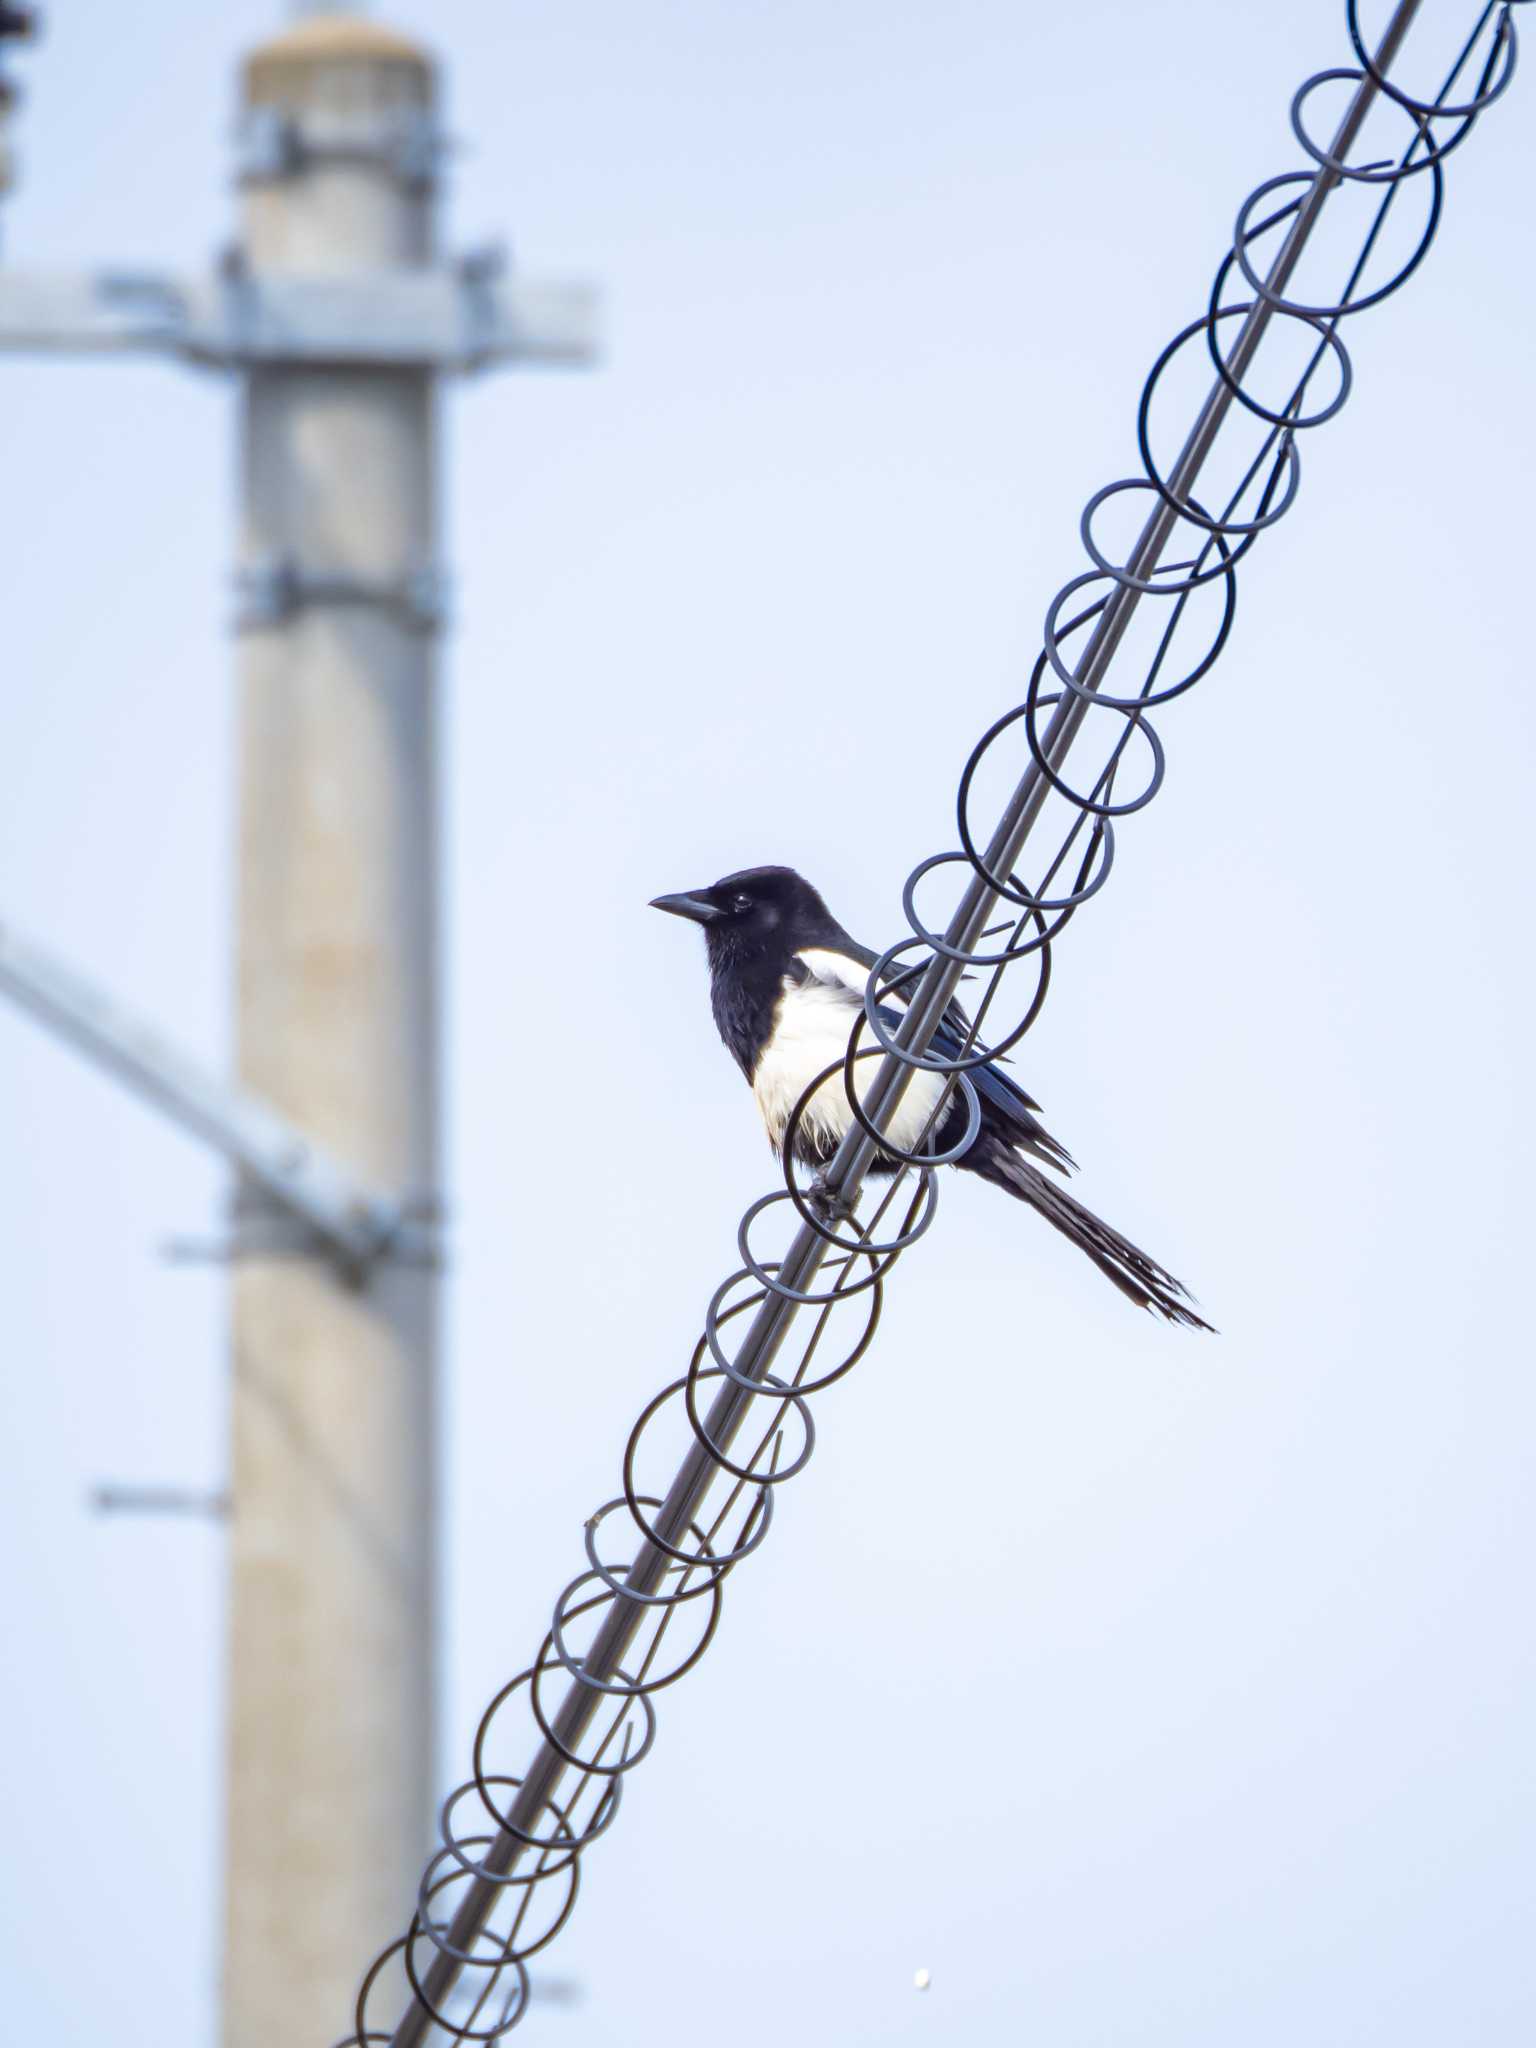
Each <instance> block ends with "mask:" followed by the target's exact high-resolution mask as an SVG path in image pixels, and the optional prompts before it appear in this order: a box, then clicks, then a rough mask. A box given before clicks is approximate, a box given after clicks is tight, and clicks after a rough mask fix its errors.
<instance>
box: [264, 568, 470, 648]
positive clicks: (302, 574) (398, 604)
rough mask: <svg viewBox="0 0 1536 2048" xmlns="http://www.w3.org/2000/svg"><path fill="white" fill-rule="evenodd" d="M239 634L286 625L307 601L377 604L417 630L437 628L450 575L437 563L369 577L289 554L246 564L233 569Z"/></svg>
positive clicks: (442, 616)
mask: <svg viewBox="0 0 1536 2048" xmlns="http://www.w3.org/2000/svg"><path fill="white" fill-rule="evenodd" d="M235 589H236V591H237V593H238V605H237V609H236V612H235V631H236V632H237V633H256V632H261V631H262V630H263V629H265V628H267V627H271V626H281V625H285V624H286V623H287V622H288V620H290V619H291V618H293V617H294V616H295V614H296V613H298V612H300V611H302V610H303V609H304V608H305V607H306V606H308V605H317V604H340V605H376V606H378V607H379V608H380V609H381V610H384V611H388V612H393V613H395V614H396V615H397V616H398V617H399V618H401V619H402V620H403V621H404V623H405V624H406V625H408V626H410V627H412V628H413V629H414V630H415V631H416V632H418V633H435V632H437V631H438V630H439V628H440V627H441V626H442V625H443V624H444V622H445V621H446V619H447V616H448V579H447V576H446V575H445V573H444V571H443V570H442V569H441V568H440V567H438V566H437V565H436V564H435V563H428V564H425V565H424V566H423V567H421V568H418V569H410V570H407V571H406V572H405V574H404V575H402V576H395V577H368V576H358V575H354V574H352V573H350V572H348V571H346V570H325V569H306V568H304V567H303V566H302V565H301V564H299V563H298V562H296V561H294V560H293V558H292V557H291V556H288V555H280V556H276V557H272V558H269V559H268V560H265V561H260V562H251V563H248V564H247V565H246V566H245V567H244V568H242V569H238V570H237V571H236V572H235Z"/></svg>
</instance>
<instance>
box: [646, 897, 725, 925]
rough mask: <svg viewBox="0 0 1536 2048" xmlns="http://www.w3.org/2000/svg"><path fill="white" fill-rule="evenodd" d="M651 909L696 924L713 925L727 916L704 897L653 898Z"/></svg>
mask: <svg viewBox="0 0 1536 2048" xmlns="http://www.w3.org/2000/svg"><path fill="white" fill-rule="evenodd" d="M650 907H651V909H652V910H666V911H670V913H671V914H672V916H673V917H686V918H689V919H690V920H691V921H692V922H693V923H694V924H713V923H714V921H715V919H716V918H717V917H723V916H724V915H725V913H724V911H720V910H716V908H715V906H714V904H713V903H709V902H706V901H705V899H704V898H703V897H702V896H653V897H652V898H651V905H650Z"/></svg>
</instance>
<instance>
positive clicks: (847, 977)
mask: <svg viewBox="0 0 1536 2048" xmlns="http://www.w3.org/2000/svg"><path fill="white" fill-rule="evenodd" d="M859 952H860V953H862V952H863V948H862V947H861V948H860V949H859ZM876 957H877V956H876V955H875V954H871V955H870V956H869V961H868V962H867V963H866V962H865V961H863V960H861V959H860V958H859V957H858V955H857V954H853V953H849V952H845V951H843V949H842V948H841V947H838V948H836V949H834V948H832V947H829V946H802V947H801V948H800V950H799V951H798V952H797V953H796V954H795V955H794V956H793V959H794V970H792V971H796V978H797V979H798V978H799V977H800V975H803V976H804V977H805V979H806V980H807V981H814V982H818V983H820V984H821V986H822V987H824V988H836V989H841V990H843V991H844V992H845V993H846V994H847V996H848V998H849V1003H850V1007H851V1006H852V1005H853V1004H854V1003H857V1004H858V1006H859V1007H860V1008H862V1007H863V1003H864V989H865V985H866V983H867V982H868V980H869V967H870V966H871V965H873V963H874V960H875V959H876ZM879 1009H880V1020H881V1022H882V1023H883V1024H885V1025H886V1026H887V1028H889V1029H894V1028H895V1027H896V1026H897V1025H899V1024H900V1022H901V1016H902V1013H901V1011H900V1010H898V1009H896V1008H894V1007H893V1006H892V1004H890V1003H881V1004H880V1006H879ZM970 1029H971V1026H970V1021H969V1019H967V1018H965V1017H964V1015H963V1013H960V1014H959V1015H958V1017H957V1006H956V1005H954V1004H951V1006H950V1008H949V1009H948V1010H946V1011H945V1013H944V1021H943V1022H942V1023H941V1024H940V1026H939V1028H938V1030H937V1031H935V1033H934V1034H933V1037H932V1039H931V1041H930V1050H931V1051H933V1052H935V1053H937V1054H938V1056H939V1057H940V1059H956V1058H958V1057H959V1055H960V1053H961V1049H962V1048H963V1046H964V1045H965V1043H966V1040H967V1038H968V1037H969V1035H970ZM870 1049H871V1050H874V1047H873V1044H871V1047H870ZM965 1071H966V1073H967V1076H968V1078H969V1079H970V1081H971V1082H972V1084H973V1086H974V1087H975V1089H976V1092H977V1094H978V1095H980V1097H981V1099H982V1101H983V1103H984V1104H987V1105H990V1107H991V1108H992V1110H993V1112H994V1114H995V1116H996V1117H997V1118H998V1119H999V1120H1000V1121H1001V1122H1002V1123H1003V1124H1004V1125H1005V1126H1006V1127H1007V1130H1008V1135H1009V1140H1010V1142H1011V1143H1018V1144H1023V1145H1026V1146H1027V1147H1028V1149H1029V1150H1031V1151H1038V1156H1040V1157H1042V1158H1046V1159H1048V1160H1049V1162H1050V1164H1051V1165H1053V1166H1057V1165H1070V1164H1071V1163H1072V1162H1071V1159H1070V1157H1069V1155H1068V1154H1067V1153H1066V1152H1065V1151H1064V1150H1063V1148H1062V1147H1061V1146H1060V1145H1058V1144H1057V1143H1056V1141H1055V1140H1054V1139H1053V1138H1051V1137H1050V1136H1049V1135H1048V1134H1047V1132H1046V1131H1045V1130H1044V1128H1043V1126H1042V1125H1041V1124H1040V1123H1039V1122H1038V1120H1037V1119H1036V1118H1035V1116H1034V1115H1033V1114H1032V1112H1033V1111H1034V1110H1037V1109H1038V1108H1039V1107H1040V1105H1039V1104H1038V1103H1037V1102H1036V1101H1035V1100H1034V1099H1033V1098H1032V1097H1031V1096H1029V1095H1026V1094H1025V1092H1024V1090H1023V1089H1022V1088H1020V1087H1019V1086H1018V1085H1017V1083H1016V1082H1014V1081H1012V1080H1010V1079H1009V1077H1008V1075H1006V1074H1004V1073H1001V1072H1000V1071H999V1070H998V1068H997V1067H996V1066H994V1065H993V1063H992V1062H991V1061H990V1060H988V1061H987V1062H986V1063H985V1064H984V1065H982V1066H979V1067H968V1068H967V1069H966V1070H965ZM1058 1155H1059V1156H1058Z"/></svg>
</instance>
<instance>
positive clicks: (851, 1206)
mask: <svg viewBox="0 0 1536 2048" xmlns="http://www.w3.org/2000/svg"><path fill="white" fill-rule="evenodd" d="M805 1198H806V1202H807V1204H808V1205H809V1207H810V1210H811V1214H812V1215H813V1216H814V1217H815V1218H816V1221H817V1222H818V1223H821V1224H824V1225H825V1227H826V1228H827V1229H828V1230H835V1229H836V1228H837V1226H838V1224H840V1223H852V1222H854V1220H855V1218H856V1216H857V1214H858V1205H857V1203H856V1202H851V1201H849V1199H848V1197H847V1196H846V1195H844V1194H840V1193H838V1192H837V1191H836V1190H835V1189H833V1188H831V1187H829V1186H828V1185H827V1169H826V1167H823V1168H822V1170H821V1172H820V1173H818V1174H817V1175H816V1176H815V1178H814V1179H813V1180H811V1181H810V1182H809V1183H808V1184H807V1186H806V1189H805Z"/></svg>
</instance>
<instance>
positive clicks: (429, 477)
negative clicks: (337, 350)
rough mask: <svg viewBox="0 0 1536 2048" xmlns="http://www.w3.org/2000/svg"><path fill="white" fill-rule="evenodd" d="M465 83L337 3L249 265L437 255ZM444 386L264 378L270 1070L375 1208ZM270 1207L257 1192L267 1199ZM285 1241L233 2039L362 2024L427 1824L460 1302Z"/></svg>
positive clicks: (246, 712) (406, 1145)
mask: <svg viewBox="0 0 1536 2048" xmlns="http://www.w3.org/2000/svg"><path fill="white" fill-rule="evenodd" d="M435 90H436V86H435V76H434V71H433V67H432V64H431V62H430V60H429V59H428V57H427V56H426V55H425V54H424V53H423V52H422V51H421V50H419V49H418V48H416V47H415V46H414V45H412V44H410V43H408V42H406V41H404V40H402V39H401V38H399V37H398V36H395V35H392V34H389V33H387V32H386V31H384V30H383V29H381V28H379V27H377V26H376V25H374V24H372V23H370V22H367V21H363V20H358V19H356V18H352V17H347V16H343V15H336V14H328V13H317V14H313V15H310V16H309V17H308V18H306V19H303V20H301V21H299V22H297V23H295V24H294V25H293V26H292V27H290V28H289V29H288V30H287V31H286V32H285V33H283V34H282V35H280V36H278V37H277V38H276V39H275V40H273V41H271V42H269V43H266V44H264V45H263V46H262V47H260V48H259V49H257V50H256V51H254V52H253V53H252V55H251V56H250V57H249V59H248V60H247V63H246V67H245V73H244V94H245V103H246V140H247V182H246V192H245V203H244V243H243V251H242V256H243V264H242V267H243V268H244V269H245V270H247V271H248V273H249V275H250V277H251V279H252V282H253V285H255V286H258V287H259V286H260V284H261V283H262V281H263V279H266V278H269V277H273V276H275V274H278V273H282V274H285V275H286V276H288V277H312V278H314V279H315V280H316V281H317V285H318V280H320V279H321V278H334V279H336V280H338V282H339V281H341V280H342V279H343V278H345V277H346V276H347V274H348V273H353V274H354V275H355V274H356V273H367V272H377V271H381V270H390V271H395V272H399V271H400V270H401V269H402V268H404V269H410V268H416V267H420V266H424V265H426V264H427V263H428V262H429V260H430V258H431V256H432V253H433V219H432V192H431V178H432V157H433V152H432V148H431V137H432V133H433V128H432V120H433V107H434V98H435ZM434 398H435V391H434V378H433V375H432V371H431V369H430V368H429V367H428V366H427V365H426V364H424V363H423V364H417V365H405V366H397V367H387V366H386V367H367V366H363V365H359V364H358V363H357V362H356V361H352V362H336V363H329V364H328V363H326V362H325V361H324V360H308V361H303V362H284V361H281V360H267V361H257V362H254V363H252V364H251V365H250V366H249V367H248V368H247V369H246V371H245V374H244V465H243V470H244V474H243V521H244V532H243V536H242V548H243V556H244V573H245V580H246V586H247V591H248V595H249V602H248V607H247V617H246V619H245V622H244V628H243V633H242V638H241V642H240V661H239V668H240V693H241V720H240V739H239V750H240V768H239V774H240V846H239V877H240V879H239V909H238V921H239V995H238V1010H239V1071H240V1076H241V1080H242V1082H243V1083H244V1084H245V1085H247V1086H248V1087H250V1088H251V1089H252V1090H254V1091H255V1092H256V1093H258V1094H259V1095H260V1096H261V1097H262V1098H264V1099H265V1100H266V1101H267V1102H269V1103H271V1104H272V1105H273V1106H274V1107H275V1108H276V1109H277V1110H278V1111H279V1112H280V1113H281V1114H283V1115H285V1116H287V1117H288V1118H290V1119H291V1120H292V1121H293V1122H294V1123H295V1124H297V1125H298V1126H299V1127H300V1128H301V1129H303V1130H304V1131H306V1132H309V1133H312V1134H313V1136H314V1138H315V1139H316V1140H317V1142H318V1143H319V1144H321V1145H323V1146H324V1147H325V1148H326V1149H327V1151H329V1152H330V1153H332V1154H333V1155H334V1156H335V1157H336V1158H337V1159H338V1160H339V1161H340V1162H341V1163H342V1164H343V1166H344V1167H346V1168H348V1169H350V1170H351V1171H353V1172H355V1173H356V1174H357V1175H358V1176H359V1177H361V1178H362V1179H363V1180H365V1181H366V1182H368V1183H371V1184H374V1185H381V1186H384V1187H392V1188H401V1189H406V1190H420V1191H421V1192H422V1193H423V1194H430V1193H431V1191H432V1190H433V1188H434V1187H435V1185H436V1171H437V1137H436V1124H437V1019H436V1003H437V993H436V957H437V938H436V902H437V850H436V849H437V818H436V803H437V793H436V738H435V714H434V699H433V665H434V650H433V620H434V605H433V593H434V589H435V568H436V562H435V538H436V518H435V488H436V479H435V467H436V450H435V442H436V435H435V423H434ZM269 1199H270V1198H269V1197H267V1196H265V1195H264V1194H263V1193H262V1191H261V1190H260V1188H259V1187H257V1186H255V1185H253V1184H249V1183H248V1184H247V1186H246V1187H245V1189H244V1190H243V1194H242V1201H243V1202H244V1203H245V1204H247V1205H250V1206H251V1207H253V1208H255V1209H258V1210H259V1209H260V1208H261V1207H262V1205H263V1204H264V1203H265V1202H266V1201H268V1200H269ZM262 1241H263V1240H262V1239H261V1238H260V1237H259V1236H258V1237H257V1238H256V1239H255V1240H254V1241H253V1243H252V1245H251V1247H250V1248H249V1249H248V1250H247V1251H246V1252H245V1253H244V1255H243V1256H242V1257H241V1258H240V1259H239V1260H238V1261H237V1264H236V1266H235V1270H234V1281H233V1305H232V1314H233V1346H234V1376H233V1395H232V1399H233V1415H232V1432H233V1460H232V1470H231V1488H230V1491H231V1502H232V1513H231V1520H230V1593H231V1601H230V1622H229V1627H230V1658H229V1698H228V1791H227V1798H228V1809H227V1842H226V1946H225V1957H224V1981H223V2004H224V2039H225V2042H226V2048H300V2044H302V2043H305V2042H314V2043H320V2042H323V2041H324V2040H325V2039H327V2038H329V2036H330V2034H332V2033H334V2031H335V2028H336V2026H337V2024H338V2020H339V2016H341V2015H344V2014H345V2012H346V2011H347V2009H348V2006H349V2003H350V2000H351V1997H352V1994H353V1991H354V1989H355V1982H356V1976H357V1970H358V1966H359V1959H360V1958H362V1957H364V1956H366V1955H368V1954H369V1953H371V1952H372V1950H373V1949H375V1948H376V1947H377V1946H378V1945H379V1943H380V1942H381V1941H383V1940H384V1939H385V1938H386V1937H387V1936H388V1934H389V1933H390V1931H391V1929H392V1927H393V1926H394V1923H395V1922H396V1921H397V1920H398V1918H399V1915H400V1910H401V1904H402V1901H403V1900H405V1899H406V1898H408V1897H409V1896H410V1893H411V1889H412V1886H413V1885H414V1883H415V1879H416V1874H417V1871H418V1869H419V1866H420V1861H421V1855H422V1850H423V1847H424V1844H425V1843H426V1841H427V1838H428V1832H429V1823H430V1813H429V1805H430V1790H431V1786H432V1783H433V1755H432V1706H433V1666H434V1661H435V1659H434V1647H435V1644H434V1634H435V1629H434V1552H433V1526H434V1516H433V1503H432V1492H433V1462H434V1388H433V1379H434V1349H435V1318H436V1304H435V1291H436V1290H435V1283H434V1277H433V1274H432V1272H431V1271H430V1270H429V1269H428V1268H426V1267H425V1266H423V1265H421V1264H415V1265H412V1264H405V1263H400V1262H398V1261H389V1260H384V1261H381V1262H380V1263H378V1264H376V1265H375V1266H373V1267H372V1268H371V1270H370V1271H369V1272H368V1273H367V1275H366V1277H365V1279H364V1280H363V1281H362V1284H360V1285H357V1286H354V1285H351V1284H349V1283H348V1281H347V1280H346V1278H344V1277H343V1276H342V1274H341V1273H340V1272H339V1271H338V1270H337V1268H336V1267H335V1265H334V1264H332V1263H330V1262H328V1261H327V1259H326V1258H325V1257H324V1256H323V1255H320V1254H318V1253H317V1254H316V1255H315V1256H312V1257H304V1256H301V1257H294V1256H291V1255H290V1256H286V1257H285V1256H272V1255H271V1253H270V1252H269V1251H263V1250H262V1249H261V1244H262Z"/></svg>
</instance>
